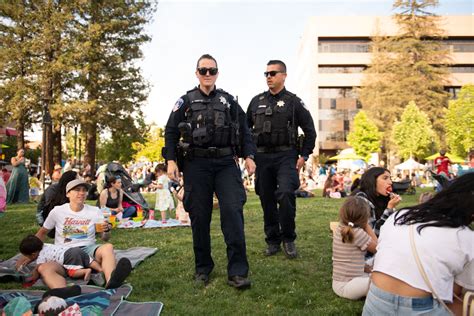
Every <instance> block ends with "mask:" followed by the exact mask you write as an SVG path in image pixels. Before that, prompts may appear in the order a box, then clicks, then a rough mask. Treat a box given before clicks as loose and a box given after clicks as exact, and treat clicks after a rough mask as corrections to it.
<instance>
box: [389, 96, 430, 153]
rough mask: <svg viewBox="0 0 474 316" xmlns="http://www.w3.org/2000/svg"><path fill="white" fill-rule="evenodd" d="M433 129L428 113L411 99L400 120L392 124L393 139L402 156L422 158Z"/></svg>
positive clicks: (428, 150) (427, 148)
mask: <svg viewBox="0 0 474 316" xmlns="http://www.w3.org/2000/svg"><path fill="white" fill-rule="evenodd" d="M434 135H435V133H434V131H433V128H432V126H431V122H430V120H429V119H428V115H426V114H425V113H423V112H422V111H421V110H420V109H419V108H418V107H417V106H416V104H415V102H413V101H411V102H410V103H408V105H407V107H406V108H405V110H404V111H403V113H402V116H401V120H400V121H399V122H396V123H395V124H394V125H393V140H394V143H395V144H396V146H397V148H398V151H397V152H398V154H399V155H400V156H401V157H402V158H405V159H406V158H409V157H418V158H424V157H426V155H427V154H428V153H429V152H430V145H431V144H432V143H433V141H434Z"/></svg>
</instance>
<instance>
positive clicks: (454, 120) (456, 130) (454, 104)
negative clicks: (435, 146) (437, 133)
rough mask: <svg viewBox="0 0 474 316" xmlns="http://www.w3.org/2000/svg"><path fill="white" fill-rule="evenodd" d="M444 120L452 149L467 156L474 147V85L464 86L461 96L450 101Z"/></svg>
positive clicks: (460, 155) (457, 153) (453, 151)
mask: <svg viewBox="0 0 474 316" xmlns="http://www.w3.org/2000/svg"><path fill="white" fill-rule="evenodd" d="M444 122H445V125H446V136H447V142H448V145H449V148H450V151H451V152H452V153H453V154H455V155H458V156H459V157H465V156H466V155H467V153H468V152H469V151H470V150H472V149H474V85H472V84H470V85H466V86H464V87H462V89H461V92H460V93H459V98H458V99H457V100H452V101H450V102H449V106H448V109H447V110H446V117H445V121H444Z"/></svg>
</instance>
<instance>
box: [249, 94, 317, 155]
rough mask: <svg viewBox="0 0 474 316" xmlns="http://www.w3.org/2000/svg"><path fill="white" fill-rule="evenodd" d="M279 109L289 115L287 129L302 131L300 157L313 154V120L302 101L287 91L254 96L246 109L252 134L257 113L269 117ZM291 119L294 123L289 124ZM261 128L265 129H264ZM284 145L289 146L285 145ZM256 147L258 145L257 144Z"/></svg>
mask: <svg viewBox="0 0 474 316" xmlns="http://www.w3.org/2000/svg"><path fill="white" fill-rule="evenodd" d="M279 107H281V110H286V112H287V113H289V121H288V122H287V124H288V127H287V128H292V127H294V129H295V130H293V131H294V133H295V134H296V133H297V131H298V127H301V129H302V130H303V132H304V135H305V137H304V141H303V146H302V149H301V153H300V155H301V156H302V157H308V156H309V155H310V154H312V153H313V149H314V144H315V141H316V130H315V128H314V123H313V118H312V117H311V113H310V112H309V111H308V110H307V109H306V107H305V105H304V103H303V101H302V100H301V99H300V98H299V97H297V96H296V95H295V94H293V93H291V92H289V91H287V90H286V89H285V88H283V90H281V91H280V92H279V93H277V94H275V95H273V94H272V93H271V92H270V91H265V92H263V93H260V94H258V95H256V96H255V97H254V98H253V99H252V101H250V104H249V107H248V109H247V124H248V126H249V128H250V129H251V130H252V132H255V123H256V122H254V118H255V114H256V112H257V111H259V113H262V114H264V115H265V111H266V112H267V114H269V115H274V114H275V112H276V111H279V110H280V109H279ZM284 107H287V108H284ZM293 113H294V116H293ZM292 119H294V120H295V122H291V120H292ZM272 123H273V122H272ZM293 123H294V125H293ZM263 128H264V129H265V127H263ZM270 129H271V128H270ZM270 134H272V131H270ZM295 136H296V135H295ZM295 138H296V137H295ZM295 141H296V139H295ZM282 145H283V144H282ZM284 145H290V144H289V143H287V144H284ZM257 146H260V145H259V144H257ZM267 146H268V144H267ZM273 146H277V145H273ZM270 147H271V146H270Z"/></svg>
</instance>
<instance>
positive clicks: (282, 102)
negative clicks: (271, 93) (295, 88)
mask: <svg viewBox="0 0 474 316" xmlns="http://www.w3.org/2000/svg"><path fill="white" fill-rule="evenodd" d="M277 106H279V107H283V106H285V101H283V100H280V101H278V102H277Z"/></svg>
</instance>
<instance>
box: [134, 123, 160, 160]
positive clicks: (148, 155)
mask: <svg viewBox="0 0 474 316" xmlns="http://www.w3.org/2000/svg"><path fill="white" fill-rule="evenodd" d="M164 146H165V137H164V130H163V129H162V128H158V127H157V126H152V128H151V131H150V133H149V136H148V137H147V140H146V142H145V143H140V142H135V143H133V144H132V148H133V149H134V150H135V151H136V153H135V154H134V155H133V158H134V159H135V160H136V161H140V160H142V159H143V158H145V159H146V160H148V161H162V160H163V157H162V156H161V150H162V149H163V147H164Z"/></svg>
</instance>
